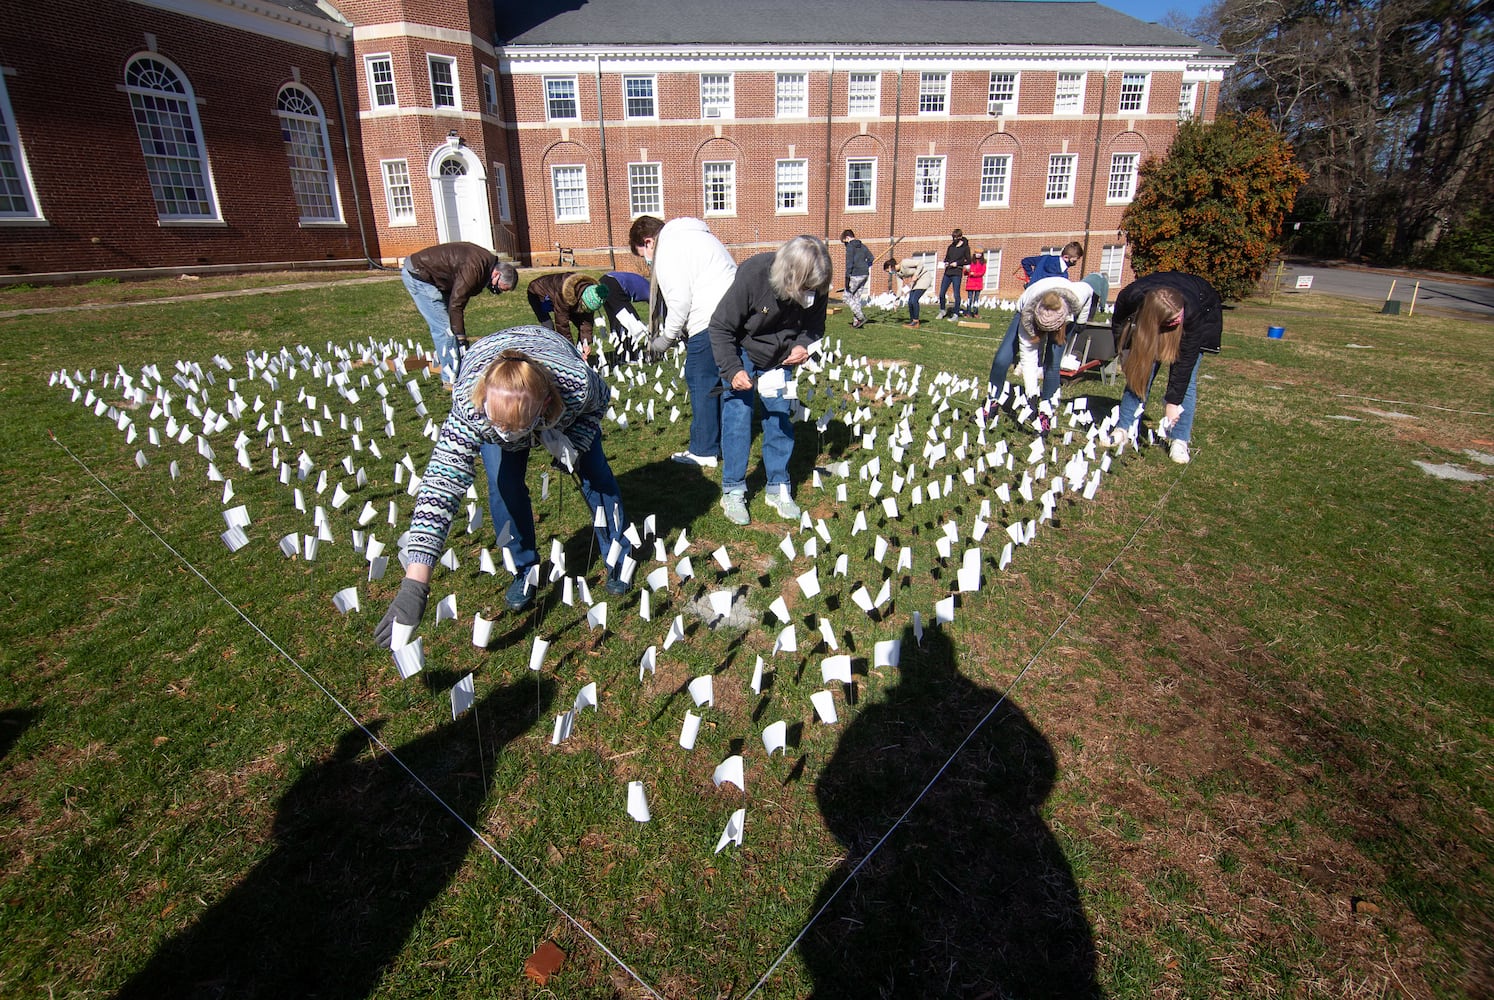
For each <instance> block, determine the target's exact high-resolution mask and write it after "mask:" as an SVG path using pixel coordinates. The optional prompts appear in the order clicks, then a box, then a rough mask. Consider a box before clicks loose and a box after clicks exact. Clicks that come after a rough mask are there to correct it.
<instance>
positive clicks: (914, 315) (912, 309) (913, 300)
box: [908, 288, 927, 323]
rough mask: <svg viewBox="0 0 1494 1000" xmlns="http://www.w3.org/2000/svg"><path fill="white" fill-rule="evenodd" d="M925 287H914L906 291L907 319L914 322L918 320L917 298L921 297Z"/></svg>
mask: <svg viewBox="0 0 1494 1000" xmlns="http://www.w3.org/2000/svg"><path fill="white" fill-rule="evenodd" d="M925 291H927V289H925V288H915V289H913V290H912V291H910V292H909V293H908V319H909V320H910V321H912V322H914V323H917V322H918V300H919V299H921V298H923V293H924V292H925Z"/></svg>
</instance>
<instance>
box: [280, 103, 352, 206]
mask: <svg viewBox="0 0 1494 1000" xmlns="http://www.w3.org/2000/svg"><path fill="white" fill-rule="evenodd" d="M275 114H276V115H277V116H278V117H279V118H280V137H281V138H282V139H284V140H285V155H286V159H288V160H289V161H290V176H291V188H292V189H293V190H294V191H295V193H296V205H297V207H298V208H300V210H301V221H302V222H341V221H342V207H341V206H340V205H339V203H338V202H339V199H338V197H337V174H336V173H335V172H334V171H333V169H332V143H331V141H330V140H328V138H327V119H326V117H325V116H324V115H323V114H322V106H321V104H320V102H318V101H317V99H316V95H315V94H313V93H312V92H311V91H309V90H307V89H305V88H304V87H297V86H294V85H287V86H284V87H281V88H280V95H279V97H277V98H276V99H275Z"/></svg>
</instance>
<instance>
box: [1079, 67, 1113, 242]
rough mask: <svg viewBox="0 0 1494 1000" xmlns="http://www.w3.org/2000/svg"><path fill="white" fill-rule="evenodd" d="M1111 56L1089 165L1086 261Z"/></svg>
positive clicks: (1085, 206)
mask: <svg viewBox="0 0 1494 1000" xmlns="http://www.w3.org/2000/svg"><path fill="white" fill-rule="evenodd" d="M1110 59H1111V57H1110V56H1106V57H1105V72H1104V73H1103V74H1102V75H1101V76H1100V117H1099V119H1098V120H1097V121H1096V122H1095V156H1094V161H1093V162H1091V163H1090V165H1089V198H1088V199H1087V200H1086V201H1085V205H1084V259H1085V260H1090V259H1091V258H1090V256H1089V223H1090V219H1091V217H1092V216H1093V215H1094V211H1095V184H1096V183H1098V181H1099V179H1100V139H1101V133H1102V132H1103V131H1104V128H1105V97H1106V92H1107V91H1108V89H1109V87H1110Z"/></svg>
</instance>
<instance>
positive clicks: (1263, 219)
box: [1122, 112, 1307, 299]
mask: <svg viewBox="0 0 1494 1000" xmlns="http://www.w3.org/2000/svg"><path fill="white" fill-rule="evenodd" d="M1306 179H1307V173H1306V171H1304V170H1303V169H1302V168H1301V167H1300V166H1298V165H1297V163H1296V161H1295V160H1294V158H1293V156H1292V149H1291V147H1290V146H1289V145H1287V143H1286V140H1285V139H1283V138H1282V136H1281V134H1280V133H1279V132H1277V131H1276V129H1274V128H1273V127H1272V126H1271V123H1270V122H1268V121H1267V120H1266V117H1265V115H1263V114H1261V113H1260V112H1251V113H1249V114H1245V115H1238V114H1226V115H1222V116H1220V118H1219V119H1218V120H1216V121H1213V122H1207V123H1205V122H1186V123H1184V124H1183V125H1182V126H1180V127H1179V129H1178V134H1177V138H1176V139H1174V140H1173V143H1172V148H1171V149H1169V150H1168V152H1167V156H1166V158H1165V159H1162V160H1157V159H1155V158H1150V159H1148V160H1147V161H1146V162H1145V163H1143V164H1142V166H1141V173H1140V178H1139V184H1138V189H1137V192H1136V198H1135V200H1134V201H1132V202H1131V204H1130V206H1129V207H1128V208H1127V209H1126V213H1125V216H1124V217H1123V222H1122V225H1123V226H1124V228H1125V230H1126V235H1127V241H1128V242H1129V243H1130V246H1131V266H1132V267H1133V268H1134V269H1135V271H1136V273H1137V274H1138V275H1144V274H1151V273H1152V272H1153V271H1188V272H1190V273H1193V274H1197V275H1199V276H1201V277H1203V278H1207V279H1208V280H1209V281H1210V282H1211V283H1212V284H1213V285H1214V287H1215V288H1217V289H1218V290H1219V294H1221V295H1223V296H1224V297H1225V298H1227V299H1240V298H1244V297H1245V296H1246V295H1249V294H1250V293H1251V292H1252V291H1253V290H1254V289H1255V286H1256V283H1257V282H1259V281H1260V277H1261V273H1262V272H1263V271H1264V270H1265V269H1266V266H1267V265H1268V264H1269V263H1270V262H1271V259H1272V258H1273V257H1274V256H1275V255H1276V253H1277V242H1276V241H1277V238H1278V237H1279V236H1280V234H1281V223H1282V219H1283V218H1285V216H1286V214H1287V212H1289V211H1291V208H1292V202H1293V200H1294V199H1295V198H1296V195H1297V188H1298V187H1300V186H1301V185H1302V183H1303V182H1304V181H1305V180H1306Z"/></svg>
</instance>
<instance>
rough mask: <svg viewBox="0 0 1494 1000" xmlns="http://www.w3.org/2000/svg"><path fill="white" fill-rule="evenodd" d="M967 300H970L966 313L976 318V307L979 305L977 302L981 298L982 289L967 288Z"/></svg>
mask: <svg viewBox="0 0 1494 1000" xmlns="http://www.w3.org/2000/svg"><path fill="white" fill-rule="evenodd" d="M965 298H966V299H967V300H968V301H966V303H965V311H966V312H967V313H969V314H970V315H972V316H974V315H975V312H976V306H977V305H978V303H977V301H976V300H977V299H979V298H980V289H979V288H967V289H965Z"/></svg>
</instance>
